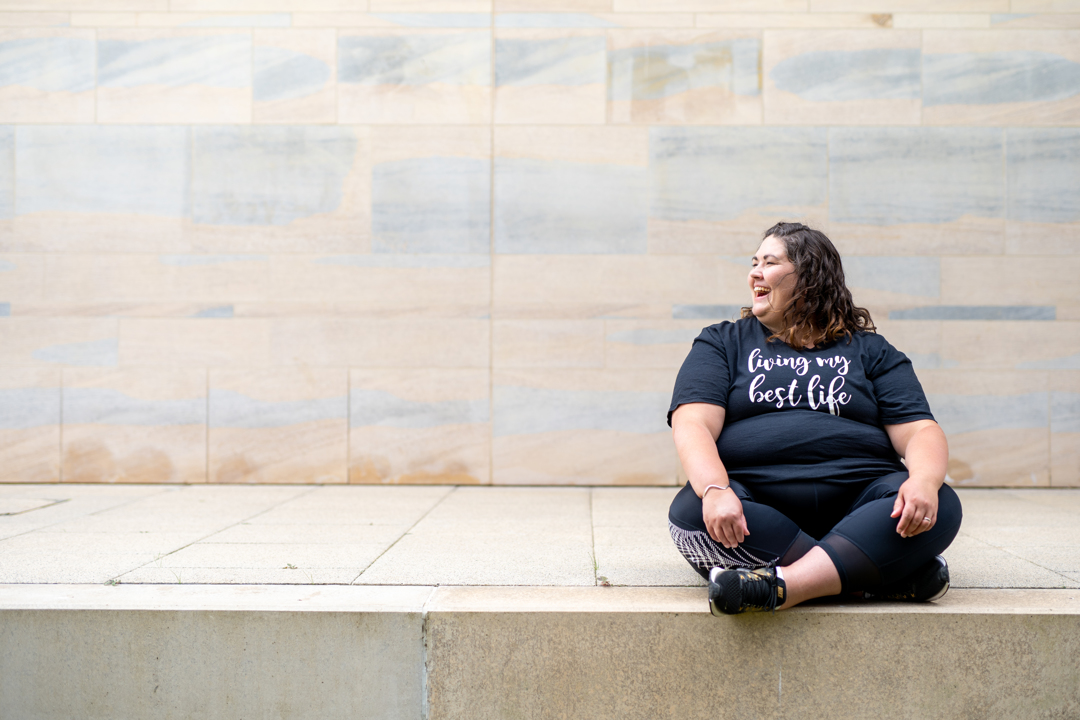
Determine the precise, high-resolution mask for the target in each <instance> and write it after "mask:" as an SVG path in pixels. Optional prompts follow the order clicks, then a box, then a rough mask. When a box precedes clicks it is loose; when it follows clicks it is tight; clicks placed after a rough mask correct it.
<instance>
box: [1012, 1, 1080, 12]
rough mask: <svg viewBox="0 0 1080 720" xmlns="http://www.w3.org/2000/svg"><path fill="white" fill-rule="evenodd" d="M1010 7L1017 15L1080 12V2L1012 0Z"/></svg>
mask: <svg viewBox="0 0 1080 720" xmlns="http://www.w3.org/2000/svg"><path fill="white" fill-rule="evenodd" d="M1010 5H1011V7H1012V10H1013V11H1014V12H1017V13H1034V12H1066V13H1075V12H1080V2H1077V0H1012V1H1011V2H1010Z"/></svg>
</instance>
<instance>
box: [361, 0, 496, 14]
mask: <svg viewBox="0 0 1080 720" xmlns="http://www.w3.org/2000/svg"><path fill="white" fill-rule="evenodd" d="M368 4H369V7H370V9H371V11H372V12H376V13H378V12H418V13H430V12H447V13H458V12H461V13H486V12H491V10H492V0H368Z"/></svg>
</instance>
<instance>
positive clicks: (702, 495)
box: [701, 485, 731, 500]
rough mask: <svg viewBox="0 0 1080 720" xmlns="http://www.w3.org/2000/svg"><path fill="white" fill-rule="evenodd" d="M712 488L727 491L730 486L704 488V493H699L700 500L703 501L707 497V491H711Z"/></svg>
mask: <svg viewBox="0 0 1080 720" xmlns="http://www.w3.org/2000/svg"><path fill="white" fill-rule="evenodd" d="M713 488H716V489H717V490H728V489H730V488H731V486H730V485H710V486H709V487H707V488H705V492H703V493H701V499H702V500H704V499H705V496H706V495H708V494H709V491H710V490H712V489H713Z"/></svg>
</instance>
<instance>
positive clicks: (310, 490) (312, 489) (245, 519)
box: [111, 485, 322, 584]
mask: <svg viewBox="0 0 1080 720" xmlns="http://www.w3.org/2000/svg"><path fill="white" fill-rule="evenodd" d="M192 487H193V486H191V485H185V486H184V489H188V488H192ZM294 487H302V486H294ZM320 487H322V486H321V485H314V486H311V487H309V488H307V489H306V491H305V492H301V493H297V494H296V495H293V496H292V497H289V498H285V499H284V500H282V501H281V502H278V503H274V504H272V505H270V506H269V507H266V508H263V509H262V510H260V511H259V512H257V513H255V514H254V515H248V516H246V517H243V518H241V519H239V520H237V521H236V522H234V523H230V524H228V525H226V526H225V527H221V528H218V529H216V530H214V531H212V532H210V533H209V534H207V535H204V536H202V537H200V538H196V539H195V540H192V541H191V542H189V543H187V544H186V545H181V546H180V547H178V548H176V549H175V550H171V551H169V552H167V553H162V554H160V555H158V556H157V557H156V558H154V559H153V560H151V561H150V562H146V563H143V564H142V565H139V566H138V567H134V568H132V569H130V570H127V571H125V572H123V573H121V574H120V575H117V576H115V577H113V578H111V580H119V579H121V578H123V576H124V575H127V574H128V573H133V572H135V571H136V570H142V569H143V568H145V567H146V566H147V565H149V564H150V563H154V562H157V561H159V560H161V559H162V558H167V557H169V556H170V555H173V554H174V553H178V552H180V551H181V550H183V549H185V548H189V547H191V546H192V545H197V544H198V543H201V542H202V541H204V540H206V539H207V538H210V537H213V536H214V535H217V534H218V533H221V532H224V531H226V530H228V529H230V528H234V527H236V526H237V525H242V524H243V523H246V522H248V521H250V520H253V519H255V518H257V517H259V516H260V515H265V514H266V513H268V512H270V511H271V510H274V509H276V508H278V507H281V506H282V505H284V504H285V503H288V502H292V501H293V500H296V499H297V498H302V497H304V496H306V495H310V494H311V493H313V492H315V491H316V490H318V489H319V488H320ZM180 492H183V490H181V491H180ZM178 569H181V568H178ZM140 584H142V583H140Z"/></svg>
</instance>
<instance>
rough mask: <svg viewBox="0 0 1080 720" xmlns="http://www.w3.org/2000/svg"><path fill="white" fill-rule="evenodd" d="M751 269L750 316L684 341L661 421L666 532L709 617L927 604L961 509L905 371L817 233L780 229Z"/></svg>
mask: <svg viewBox="0 0 1080 720" xmlns="http://www.w3.org/2000/svg"><path fill="white" fill-rule="evenodd" d="M751 265H752V267H751V270H750V275H749V285H750V290H751V292H752V301H751V305H750V307H749V308H743V311H742V318H741V319H740V320H738V321H736V322H734V323H730V322H723V323H720V324H719V325H713V326H711V327H708V328H705V330H703V331H702V333H701V335H699V336H698V338H697V339H696V340H695V341H694V345H693V347H692V349H691V350H690V354H689V356H687V358H686V361H685V362H684V363H683V366H682V369H681V370H680V371H679V376H678V379H677V380H676V383H675V391H674V395H673V398H672V402H671V409H670V411H669V413H668V422H669V423H670V424H671V427H672V432H673V435H674V439H675V446H676V449H677V450H678V453H679V458H680V459H681V460H682V464H683V468H684V469H685V470H686V474H687V476H688V478H689V483H687V485H686V487H684V488H683V489H682V490H681V491H680V492H679V493H678V495H677V496H676V497H675V500H674V502H672V504H671V510H670V513H669V516H668V519H669V525H670V529H671V535H672V538H673V539H674V540H675V544H676V546H677V547H678V548H679V551H680V552H681V553H682V554H683V556H684V557H686V559H687V561H689V562H690V564H691V565H692V566H693V567H694V569H695V570H697V571H698V572H699V573H701V575H702V576H703V577H705V578H707V579H708V580H709V604H710V607H711V608H712V611H713V614H714V615H717V614H719V613H728V614H734V613H739V612H744V611H746V610H761V609H780V610H783V609H786V608H789V607H792V606H794V605H797V604H798V603H800V602H803V601H805V600H809V599H811V598H816V597H823V596H827V595H839V594H841V593H848V592H854V591H860V590H861V591H864V595H865V596H867V597H877V598H885V599H906V600H914V601H927V600H936V599H937V598H939V597H941V596H942V595H944V594H945V591H946V590H947V589H948V587H949V573H948V567H947V566H946V564H945V560H944V559H943V558H941V557H940V555H939V553H941V552H942V551H943V550H944V549H945V548H946V547H948V546H949V543H951V542H952V540H953V538H954V537H955V536H956V533H957V531H958V530H959V528H960V519H961V510H960V501H959V499H958V498H957V496H956V493H955V492H953V490H952V488H950V487H948V486H946V485H944V481H945V466H946V463H947V461H948V446H947V444H946V441H945V435H944V433H942V431H941V428H940V427H938V424H937V423H936V422H935V421H934V418H933V415H931V413H930V407H929V405H928V404H927V402H926V397H925V395H924V394H923V391H922V387H921V386H920V385H919V381H918V379H916V377H915V373H914V371H913V370H912V368H911V362H910V361H909V360H908V359H907V358H906V357H905V356H904V355H903V354H902V353H900V352H898V351H897V350H896V349H895V348H893V347H892V346H891V345H889V343H887V342H886V341H885V340H884V338H882V337H881V336H880V335H876V334H874V324H873V321H872V320H871V318H870V313H869V312H867V311H866V310H865V309H863V308H859V307H855V305H854V303H853V301H852V298H851V292H850V291H849V290H848V289H847V286H846V285H845V283H844V272H843V269H842V267H841V263H840V255H839V253H837V251H836V248H835V247H833V244H832V242H830V241H829V239H828V238H827V237H825V235H824V234H822V233H821V232H818V231H816V230H811V229H810V228H808V227H806V226H805V225H801V224H798V223H783V222H782V223H779V224H777V225H776V226H774V227H772V228H770V229H769V230H768V231H766V233H765V236H764V240H763V241H762V243H761V246H760V247H759V248H758V251H757V253H756V254H755V255H754V257H753V259H752V260H751ZM901 458H904V461H905V462H903V463H902V462H901V460H900V459H901ZM905 463H906V466H905Z"/></svg>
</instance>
